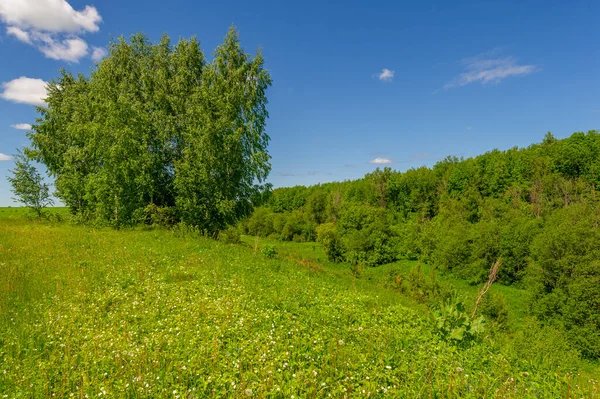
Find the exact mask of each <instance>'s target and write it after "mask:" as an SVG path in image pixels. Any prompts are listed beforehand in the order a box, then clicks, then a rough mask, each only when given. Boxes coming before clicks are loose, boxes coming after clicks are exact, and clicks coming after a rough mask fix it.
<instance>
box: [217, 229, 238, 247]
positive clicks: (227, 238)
mask: <svg viewBox="0 0 600 399" xmlns="http://www.w3.org/2000/svg"><path fill="white" fill-rule="evenodd" d="M219 241H221V242H224V243H225V244H239V243H240V242H241V234H240V231H239V230H238V229H236V228H235V227H228V228H227V229H225V230H223V231H221V232H220V233H219Z"/></svg>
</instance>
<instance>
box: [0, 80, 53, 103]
mask: <svg viewBox="0 0 600 399" xmlns="http://www.w3.org/2000/svg"><path fill="white" fill-rule="evenodd" d="M46 85H47V83H46V82H44V81H43V80H42V79H32V78H27V77H25V76H21V77H20V78H18V79H14V80H11V81H10V82H4V83H2V85H1V86H2V89H3V91H2V92H1V93H0V98H3V99H5V100H8V101H13V102H16V103H22V104H31V105H38V106H45V105H46V103H45V102H44V99H45V98H46Z"/></svg>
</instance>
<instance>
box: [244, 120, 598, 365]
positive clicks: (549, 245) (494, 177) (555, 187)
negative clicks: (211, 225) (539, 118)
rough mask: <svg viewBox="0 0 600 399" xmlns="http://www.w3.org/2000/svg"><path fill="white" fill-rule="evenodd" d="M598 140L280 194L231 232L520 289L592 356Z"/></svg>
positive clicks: (365, 262)
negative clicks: (314, 244)
mask: <svg viewBox="0 0 600 399" xmlns="http://www.w3.org/2000/svg"><path fill="white" fill-rule="evenodd" d="M599 190H600V133H599V132H597V131H589V132H587V133H582V132H577V133H574V134H573V135H571V136H570V137H569V138H566V139H562V140H558V139H556V138H555V137H554V136H553V135H552V134H550V133H548V134H547V135H546V136H545V138H544V139H543V141H542V142H541V143H539V144H534V145H531V146H530V147H528V148H513V149H510V150H507V151H499V150H494V151H491V152H488V153H485V154H483V155H480V156H477V157H474V158H468V159H458V158H456V157H447V158H446V159H444V160H442V161H440V162H438V163H436V164H435V165H434V166H433V167H432V168H427V167H421V168H417V169H411V170H408V171H406V172H399V171H394V170H392V169H390V168H385V169H383V170H380V169H377V170H376V171H374V172H373V173H370V174H367V175H366V176H365V177H364V178H362V179H358V180H354V181H345V182H338V183H327V184H321V185H316V186H312V187H304V186H297V187H292V188H279V189H276V190H274V191H273V192H272V194H271V195H270V196H269V197H265V198H263V202H262V206H260V207H258V208H257V209H256V210H255V211H254V213H253V215H252V216H251V217H250V218H248V219H247V220H245V221H244V222H243V223H242V224H241V228H242V229H243V232H244V233H246V234H251V235H257V236H263V237H271V238H276V239H278V240H284V241H285V240H287V241H290V240H291V241H300V242H302V241H319V242H321V243H322V244H323V246H324V249H325V251H326V253H327V256H328V257H329V259H330V260H332V261H339V262H348V263H349V264H350V265H352V266H353V267H361V266H377V265H380V264H385V263H389V262H393V261H395V260H397V259H416V260H419V261H421V262H423V263H427V264H430V265H433V266H434V267H435V268H436V269H437V270H439V271H442V272H446V273H452V274H453V275H455V276H458V277H460V278H463V279H466V280H468V281H470V282H472V283H473V284H476V283H480V282H483V281H485V280H486V279H487V277H488V271H489V269H490V267H491V266H492V265H493V264H494V263H495V262H496V261H497V260H500V262H501V266H500V269H499V273H498V281H499V282H500V283H501V284H505V285H515V286H518V287H521V288H525V289H526V290H527V292H529V293H530V297H529V298H528V303H529V312H530V314H531V315H534V316H537V318H538V319H539V320H541V321H542V322H544V323H546V324H549V325H552V326H554V327H556V328H558V329H560V330H562V331H564V333H565V334H566V335H567V336H568V338H569V340H570V342H571V343H572V344H573V345H574V346H575V347H576V348H577V349H578V350H579V351H580V352H581V354H582V355H583V356H585V357H588V358H598V357H600V230H599V229H598V224H599V222H600V191H599Z"/></svg>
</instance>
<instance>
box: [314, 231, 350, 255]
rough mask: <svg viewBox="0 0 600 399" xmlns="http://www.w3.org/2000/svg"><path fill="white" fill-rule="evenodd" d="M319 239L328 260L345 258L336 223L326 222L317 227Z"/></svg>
mask: <svg viewBox="0 0 600 399" xmlns="http://www.w3.org/2000/svg"><path fill="white" fill-rule="evenodd" d="M317 241H318V242H320V243H321V244H322V245H323V250H324V251H325V254H326V255H327V259H328V260H330V261H331V262H341V261H343V260H344V255H343V253H344V249H343V246H342V243H341V242H340V240H339V237H338V232H337V228H336V226H335V224H334V223H324V224H322V225H320V226H318V227H317Z"/></svg>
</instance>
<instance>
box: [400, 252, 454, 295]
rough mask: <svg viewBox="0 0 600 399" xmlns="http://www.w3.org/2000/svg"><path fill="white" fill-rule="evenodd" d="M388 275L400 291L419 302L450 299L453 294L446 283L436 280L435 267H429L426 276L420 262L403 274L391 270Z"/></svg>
mask: <svg viewBox="0 0 600 399" xmlns="http://www.w3.org/2000/svg"><path fill="white" fill-rule="evenodd" d="M389 277H390V279H391V280H392V281H393V282H394V286H395V287H396V288H397V289H398V290H399V291H400V292H402V293H403V294H405V295H408V296H410V297H411V298H413V299H415V300H416V301H418V302H420V303H429V304H433V303H436V302H440V301H444V300H447V299H450V298H451V297H452V295H453V292H452V289H451V288H450V287H449V286H448V285H447V284H440V282H439V281H438V280H437V276H436V273H435V269H434V268H431V273H430V274H429V276H427V275H426V274H425V272H424V271H423V268H422V266H421V263H420V262H419V263H417V265H416V266H413V267H411V269H410V271H409V273H408V274H406V275H405V276H402V275H400V274H399V273H398V272H396V271H395V270H392V271H391V273H390V276H389Z"/></svg>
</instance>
